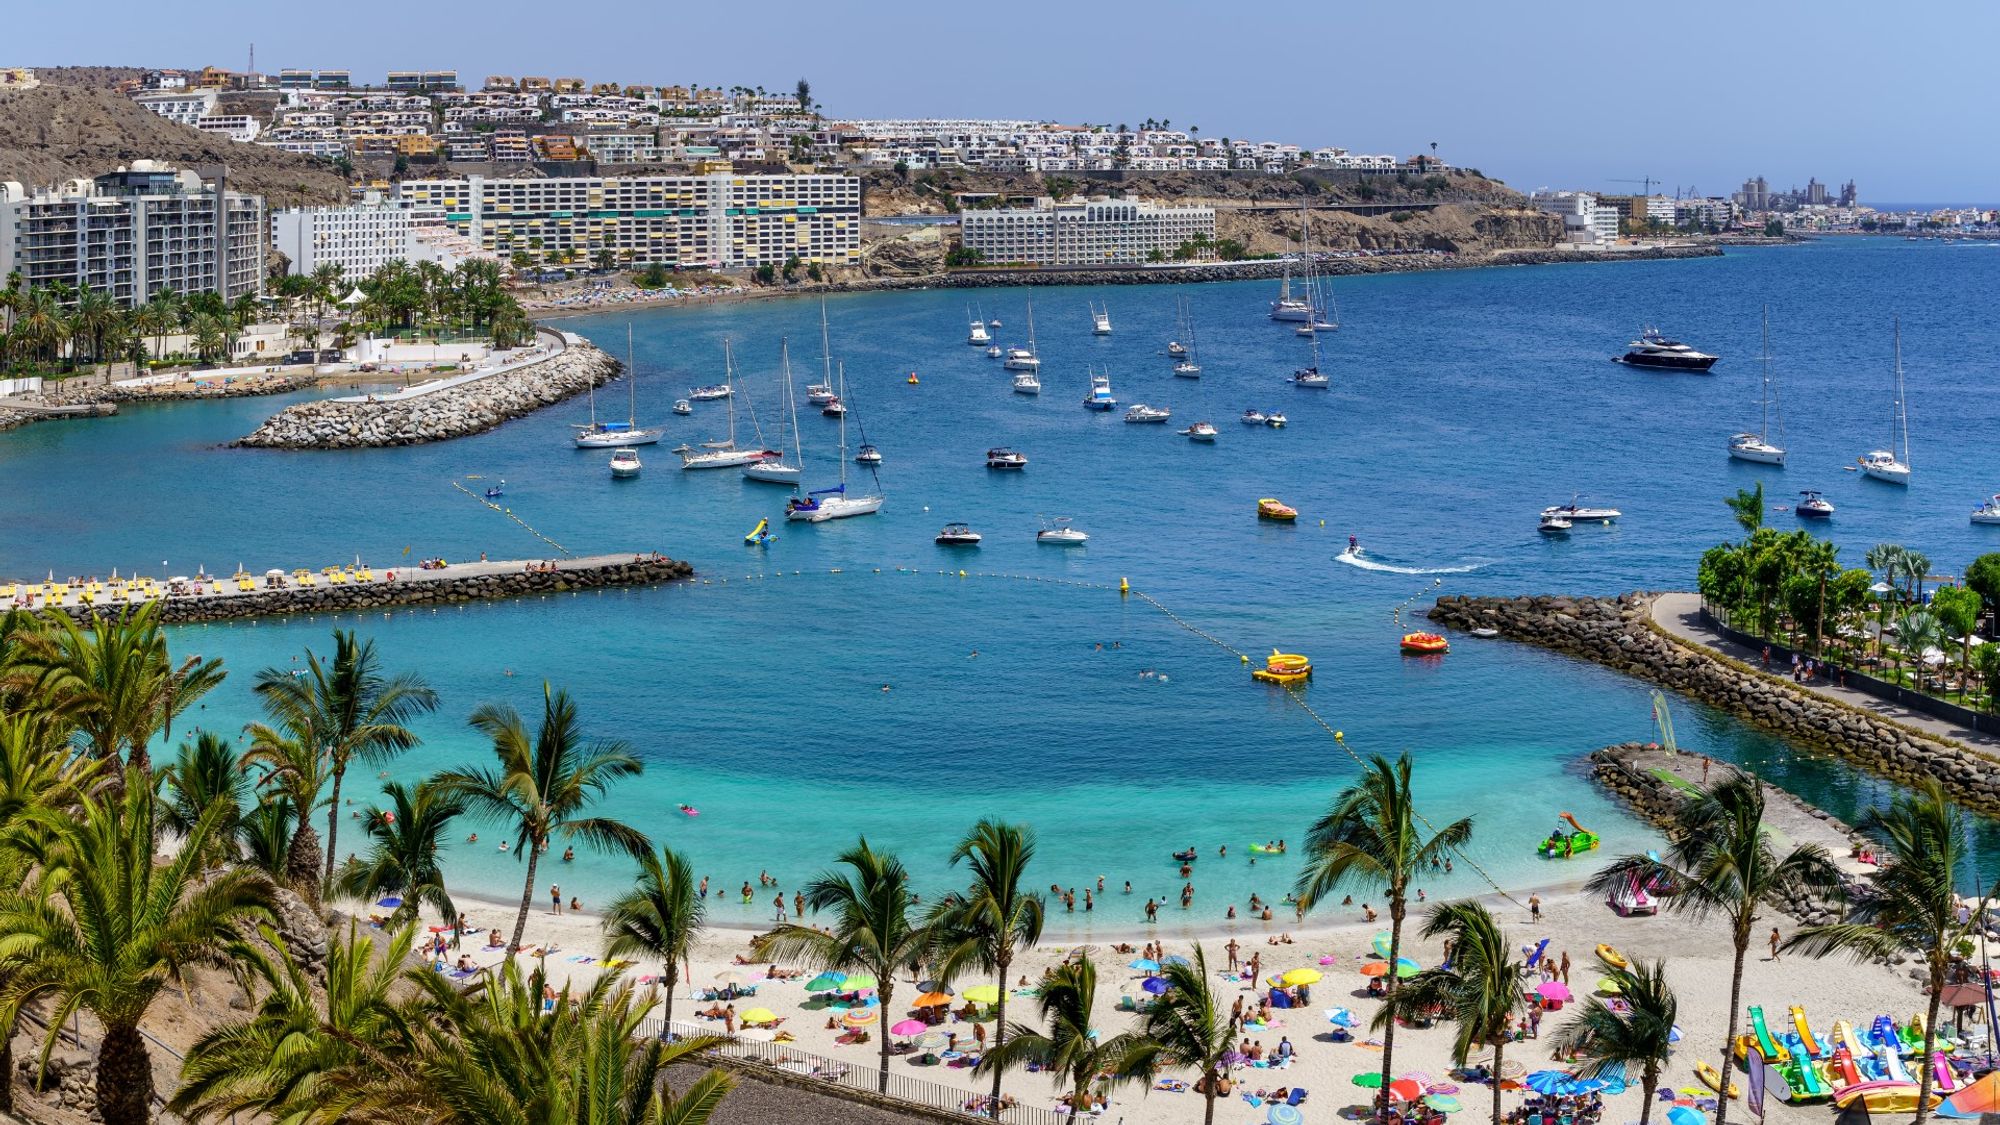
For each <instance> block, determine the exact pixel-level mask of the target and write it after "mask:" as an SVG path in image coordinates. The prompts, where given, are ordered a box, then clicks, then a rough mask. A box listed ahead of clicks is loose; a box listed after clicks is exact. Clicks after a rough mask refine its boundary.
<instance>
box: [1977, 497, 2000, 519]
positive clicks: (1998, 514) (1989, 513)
mask: <svg viewBox="0 0 2000 1125" xmlns="http://www.w3.org/2000/svg"><path fill="white" fill-rule="evenodd" d="M1972 522H1973V523H2000V492H1996V493H1994V494H1993V498H1992V499H1991V500H1988V501H1987V502H1986V503H1984V504H1981V505H1980V506H1978V507H1977V508H1974V509H1972Z"/></svg>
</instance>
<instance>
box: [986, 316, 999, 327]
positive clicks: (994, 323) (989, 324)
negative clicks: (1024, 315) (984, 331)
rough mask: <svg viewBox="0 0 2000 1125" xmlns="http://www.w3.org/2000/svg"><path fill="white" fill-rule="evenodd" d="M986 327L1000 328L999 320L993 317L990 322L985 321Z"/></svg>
mask: <svg viewBox="0 0 2000 1125" xmlns="http://www.w3.org/2000/svg"><path fill="white" fill-rule="evenodd" d="M986 327H988V328H998V327H1000V318H999V317H997V316H996V317H994V318H993V319H992V320H989V321H987V322H986Z"/></svg>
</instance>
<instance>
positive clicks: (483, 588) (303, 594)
mask: <svg viewBox="0 0 2000 1125" xmlns="http://www.w3.org/2000/svg"><path fill="white" fill-rule="evenodd" d="M506 565H507V566H509V567H510V568H511V569H507V570H497V569H490V564H489V570H488V572H486V573H476V574H467V575H463V576H452V577H432V576H428V575H429V574H430V572H425V571H421V570H417V571H409V572H408V573H409V574H410V576H411V577H410V578H409V579H407V580H401V579H399V580H398V581H395V582H371V583H355V584H347V585H339V586H334V585H324V586H312V587H305V588H300V587H296V586H294V587H289V588H286V589H282V590H258V591H255V592H253V593H231V594H221V595H206V596H202V595H197V596H193V597H172V598H168V599H167V600H166V602H165V603H164V605H165V607H166V608H165V609H164V610H163V611H162V613H161V617H162V619H163V620H165V621H166V622H168V623H169V624H186V623H193V622H201V621H226V620H230V619H234V618H241V617H273V616H279V615H283V614H294V613H335V612H340V611H343V610H372V609H392V608H396V607H399V606H416V605H449V604H455V603H460V602H474V601H497V600H500V599H503V598H521V597H527V596H529V595H531V594H557V593H564V592H567V591H570V590H595V589H605V588H608V587H614V586H655V585H659V584H660V583H663V582H675V581H679V580H681V579H685V578H692V577H693V576H694V567H693V566H692V565H691V564H689V563H685V562H681V561H680V560H678V559H669V558H665V557H662V556H658V555H647V556H638V555H616V556H607V557H604V558H599V559H584V560H572V561H570V562H566V563H562V564H560V568H559V569H557V570H554V571H535V572H532V573H530V572H527V571H526V570H525V569H524V567H525V564H506ZM119 608H120V607H118V606H115V605H100V606H63V607H60V608H59V609H57V610H56V612H58V613H66V614H69V615H70V616H71V617H74V618H77V619H79V620H89V619H90V618H93V617H112V616H116V615H117V613H118V611H119Z"/></svg>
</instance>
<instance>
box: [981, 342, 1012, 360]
mask: <svg viewBox="0 0 2000 1125" xmlns="http://www.w3.org/2000/svg"><path fill="white" fill-rule="evenodd" d="M1006 354H1007V353H1006V352H1004V351H1002V350H1001V349H1000V345H998V344H992V345H989V346H988V347H987V349H986V358H987V359H999V358H1000V357H1001V356H1003V355H1006Z"/></svg>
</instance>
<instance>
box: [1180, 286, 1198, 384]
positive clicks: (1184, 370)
mask: <svg viewBox="0 0 2000 1125" xmlns="http://www.w3.org/2000/svg"><path fill="white" fill-rule="evenodd" d="M1181 304H1182V306H1183V308H1184V312H1185V314H1186V315H1185V323H1186V325H1187V341H1188V342H1187V347H1185V348H1183V349H1181V358H1180V359H1179V360H1178V361H1177V362H1175V364H1174V375H1175V377H1177V378H1181V379H1199V378H1201V362H1200V358H1199V357H1198V356H1197V355H1196V354H1195V339H1194V311H1193V310H1192V309H1186V308H1185V306H1186V304H1187V299H1186V298H1182V299H1181Z"/></svg>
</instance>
